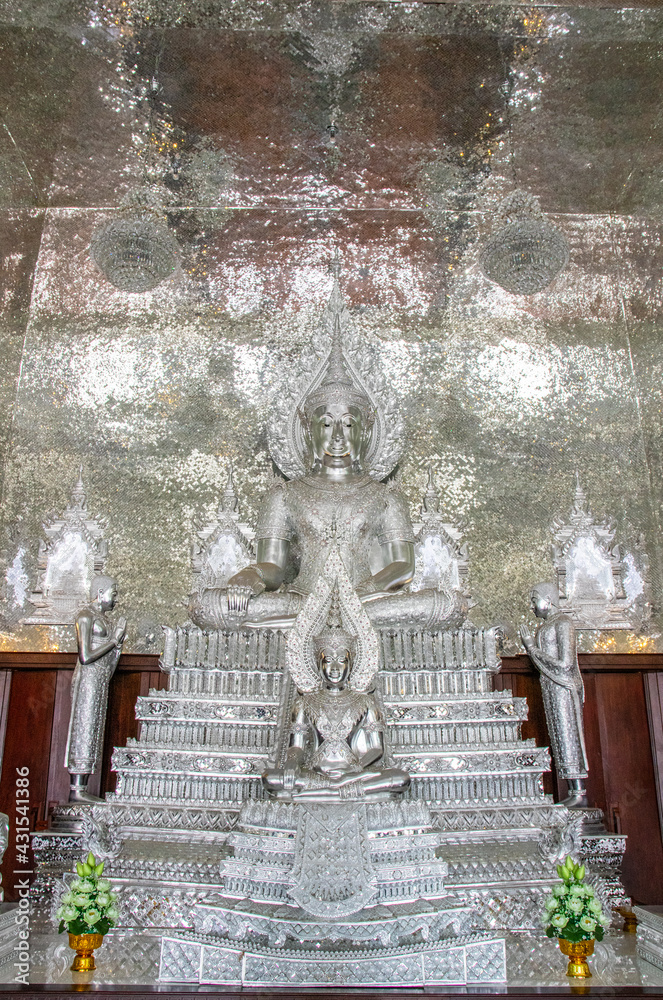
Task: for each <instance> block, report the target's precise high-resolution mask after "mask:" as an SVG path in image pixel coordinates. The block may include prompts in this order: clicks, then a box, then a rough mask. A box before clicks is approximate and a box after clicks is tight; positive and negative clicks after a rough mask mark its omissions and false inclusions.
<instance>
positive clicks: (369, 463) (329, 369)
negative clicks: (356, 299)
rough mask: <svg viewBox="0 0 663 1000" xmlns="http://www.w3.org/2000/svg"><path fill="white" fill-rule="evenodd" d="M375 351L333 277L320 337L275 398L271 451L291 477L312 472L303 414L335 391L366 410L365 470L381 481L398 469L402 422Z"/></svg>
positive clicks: (364, 412) (286, 474) (270, 440)
mask: <svg viewBox="0 0 663 1000" xmlns="http://www.w3.org/2000/svg"><path fill="white" fill-rule="evenodd" d="M373 353H374V352H373V351H372V349H371V346H370V345H369V344H367V343H366V342H362V340H361V339H360V338H359V336H358V335H357V333H356V330H355V328H354V324H353V323H352V319H351V317H350V312H349V310H348V308H347V305H346V304H345V302H344V301H343V297H342V295H341V290H340V287H339V283H338V276H337V275H335V276H334V283H333V286H332V292H331V295H330V297H329V301H328V303H327V306H326V308H325V310H324V313H323V315H322V320H321V323H320V327H319V329H318V332H317V335H316V336H315V337H314V338H313V342H312V345H311V349H310V350H309V352H308V353H307V354H305V355H303V356H302V358H301V363H302V375H301V377H300V378H298V379H292V380H289V384H288V383H286V384H284V385H283V386H282V387H280V388H279V393H278V396H277V398H276V399H275V400H274V416H273V419H272V420H271V421H270V426H269V428H268V444H269V451H270V454H271V456H272V459H273V460H274V462H275V463H276V465H277V466H278V467H279V469H280V470H281V471H282V472H283V474H284V475H285V476H287V478H288V479H295V478H297V477H299V476H302V475H305V474H306V473H307V472H308V471H309V469H310V461H309V446H308V443H307V440H306V429H305V427H304V424H303V422H302V415H303V414H308V413H309V412H310V410H311V408H312V406H313V405H314V404H315V403H316V401H317V397H318V396H319V395H326V396H329V395H330V392H331V393H333V392H334V387H336V391H340V392H342V393H344V401H347V402H349V403H351V404H352V405H355V406H357V407H358V408H359V409H360V410H361V411H362V414H363V416H364V419H365V422H366V424H367V426H368V427H369V428H370V430H369V440H368V443H367V446H366V450H365V453H364V458H363V462H362V464H363V467H364V470H365V471H366V472H367V473H368V474H369V475H370V476H371V477H372V478H373V479H377V480H381V479H384V478H385V477H386V476H388V475H389V473H390V472H392V471H393V469H394V468H395V467H396V465H397V464H398V460H399V458H400V455H401V451H402V435H403V423H402V419H401V417H400V414H399V412H398V406H397V403H396V399H395V397H394V395H393V393H392V392H391V390H390V388H389V386H388V385H387V383H386V381H385V380H384V379H383V377H382V375H381V365H380V364H379V360H378V358H377V357H374V356H373Z"/></svg>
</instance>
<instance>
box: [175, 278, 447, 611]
mask: <svg viewBox="0 0 663 1000" xmlns="http://www.w3.org/2000/svg"><path fill="white" fill-rule="evenodd" d="M337 291H338V287H337V284H336V292H337ZM339 294H340V293H339ZM330 301H331V300H330ZM378 416H379V419H380V421H381V426H382V427H383V428H384V426H385V419H386V420H387V422H388V419H389V417H388V416H387V417H385V414H384V412H383V411H382V412H380V414H378V413H377V412H376V404H374V403H373V402H372V400H371V398H370V397H369V395H368V392H367V390H366V389H365V388H364V387H363V385H362V384H361V383H360V381H359V378H358V374H357V372H356V370H355V369H354V368H353V367H352V365H351V363H350V362H349V361H348V359H347V358H346V356H345V354H344V351H343V346H342V330H341V324H340V318H339V314H338V312H337V313H336V314H335V317H334V325H333V333H332V338H331V350H330V352H329V355H328V357H327V359H326V361H325V362H324V363H323V365H322V366H321V369H320V371H319V372H318V373H317V375H316V377H315V378H314V379H313V384H312V385H311V387H310V389H309V391H308V393H307V394H306V395H305V397H304V398H303V399H302V401H301V403H300V404H298V405H297V407H296V417H295V419H296V421H297V422H298V427H297V428H296V431H297V435H298V440H299V441H300V442H301V449H300V450H301V462H300V465H299V468H301V469H302V474H300V475H296V476H294V477H293V478H291V479H290V480H278V481H277V482H276V483H275V484H274V485H273V486H272V487H271V488H270V490H269V492H268V493H267V495H266V497H265V499H264V501H263V503H262V508H261V510H260V514H259V518H258V525H257V532H256V545H257V559H256V562H255V563H253V564H252V565H249V566H247V567H246V568H245V569H242V570H241V571H240V572H238V573H236V574H235V575H234V576H232V577H231V578H230V580H229V581H228V586H227V587H226V588H224V589H222V588H211V589H208V590H206V591H204V592H203V593H202V594H200V595H198V596H197V597H196V601H195V604H194V606H193V607H192V609H191V614H192V618H193V620H194V621H195V622H196V624H197V625H200V626H201V627H202V628H229V627H230V628H237V627H240V628H244V627H249V626H253V627H270V626H271V627H274V628H288V627H289V626H291V625H292V624H293V622H294V619H295V617H296V615H297V613H298V612H299V610H300V608H301V606H302V603H303V601H304V600H305V599H306V597H307V595H308V594H309V593H310V591H311V588H312V586H313V584H314V582H315V580H316V579H317V577H318V575H319V573H320V570H321V567H322V566H323V565H324V562H325V559H326V556H327V554H328V552H329V549H330V546H331V545H332V544H337V545H338V546H339V548H340V550H341V554H342V557H343V561H344V564H345V565H346V567H347V568H348V572H349V575H350V579H351V582H352V585H353V587H354V588H355V589H356V591H357V593H358V594H359V597H360V599H361V601H362V602H363V603H364V604H365V606H366V612H367V614H368V617H369V618H370V620H371V622H372V624H373V625H374V626H375V627H378V628H380V627H410V628H421V629H425V628H428V629H431V628H440V627H447V628H448V627H453V626H454V625H459V624H461V623H462V621H463V618H464V613H463V612H464V610H465V609H464V608H462V607H461V606H460V603H459V601H460V598H459V597H458V595H456V594H451V593H447V592H445V591H441V590H438V589H429V590H420V591H417V592H416V593H409V592H407V589H406V588H407V585H408V584H409V583H410V581H411V580H412V577H413V575H414V532H413V528H412V522H411V520H410V514H409V510H408V504H407V501H406V498H405V497H404V496H403V494H402V493H401V492H400V490H399V489H398V488H397V487H396V486H394V485H393V484H389V485H386V484H385V483H383V482H380V481H379V480H378V479H377V478H376V476H375V474H373V475H371V472H373V473H374V471H375V470H372V469H371V468H370V467H369V468H367V467H366V457H367V453H371V452H374V451H375V447H374V444H373V435H374V425H375V422H376V417H378ZM297 435H295V436H297ZM376 554H377V561H376ZM372 565H373V566H374V567H377V568H376V571H375V572H373V571H372V569H371V566H372Z"/></svg>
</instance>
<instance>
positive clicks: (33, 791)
mask: <svg viewBox="0 0 663 1000" xmlns="http://www.w3.org/2000/svg"><path fill="white" fill-rule="evenodd" d="M56 681H57V673H56V671H54V670H25V671H23V670H16V671H15V672H14V675H13V677H12V680H11V693H10V696H9V710H8V717H7V738H6V741H5V754H4V761H3V768H2V777H1V778H0V812H4V813H7V815H8V816H9V843H8V845H7V850H6V851H5V856H4V860H3V863H2V881H3V886H4V889H5V898H6V899H9V900H13V899H15V898H16V895H15V893H14V890H13V885H14V875H13V871H14V868H16V839H15V833H16V826H15V819H16V769H17V768H22V767H28V768H29V769H30V799H29V802H30V829H31V830H34V829H35V828H36V826H37V823H43V822H44V821H45V820H46V813H47V789H48V763H49V754H50V748H51V731H52V726H53V707H54V704H55V689H56Z"/></svg>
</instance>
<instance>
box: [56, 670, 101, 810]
mask: <svg viewBox="0 0 663 1000" xmlns="http://www.w3.org/2000/svg"><path fill="white" fill-rule="evenodd" d="M73 676H74V672H73V670H58V671H57V673H56V682H55V704H54V706H53V729H52V732H51V752H50V760H49V765H48V789H47V793H46V801H47V803H48V807H49V808H52V807H53V806H54V805H56V804H57V803H58V802H66V801H67V799H68V798H69V772H68V771H67V769H66V767H65V766H64V755H65V750H66V748H67V733H68V731H69V716H70V714H71V680H72V677H73ZM97 785H98V782H97ZM88 787H89V790H90V791H91V792H92V794H93V795H96V792H95V790H94V786H93V784H92V782H90V784H89V786H88Z"/></svg>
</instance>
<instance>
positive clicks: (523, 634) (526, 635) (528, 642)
mask: <svg viewBox="0 0 663 1000" xmlns="http://www.w3.org/2000/svg"><path fill="white" fill-rule="evenodd" d="M519 631H520V638H521V639H522V641H523V646H524V647H525V649H528V650H529V649H531V648H532V646H533V645H534V641H533V639H532V636H531V635H530V631H529V629H528V627H527V625H521V626H520V629H519Z"/></svg>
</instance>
